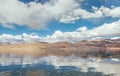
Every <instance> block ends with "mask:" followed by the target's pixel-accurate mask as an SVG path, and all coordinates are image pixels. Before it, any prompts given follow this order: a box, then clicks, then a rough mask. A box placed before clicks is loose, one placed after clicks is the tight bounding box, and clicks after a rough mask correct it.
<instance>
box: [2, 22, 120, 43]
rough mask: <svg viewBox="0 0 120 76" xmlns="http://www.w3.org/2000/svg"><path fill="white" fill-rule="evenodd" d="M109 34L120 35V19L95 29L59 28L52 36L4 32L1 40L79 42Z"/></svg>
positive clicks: (84, 27) (13, 41) (12, 41)
mask: <svg viewBox="0 0 120 76" xmlns="http://www.w3.org/2000/svg"><path fill="white" fill-rule="evenodd" d="M107 36H113V37H115V36H120V20H118V21H115V22H112V23H105V24H103V25H101V26H98V27H96V28H93V29H88V28H87V27H86V26H83V27H80V28H78V29H76V30H75V31H73V32H62V31H59V30H57V31H55V32H54V33H53V34H52V35H51V36H50V35H47V36H46V37H40V36H39V35H37V34H36V33H31V34H26V33H23V34H22V35H10V34H3V35H0V42H9V43H15V42H39V41H41V42H50V43H53V42H60V41H67V42H77V41H81V40H85V39H93V38H96V37H107Z"/></svg>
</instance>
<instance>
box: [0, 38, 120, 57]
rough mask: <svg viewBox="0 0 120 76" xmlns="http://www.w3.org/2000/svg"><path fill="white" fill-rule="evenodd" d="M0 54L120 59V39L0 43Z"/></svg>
mask: <svg viewBox="0 0 120 76" xmlns="http://www.w3.org/2000/svg"><path fill="white" fill-rule="evenodd" d="M0 54H18V55H31V56H35V57H37V56H43V55H59V56H69V55H72V54H74V55H76V56H82V57H117V58H120V38H114V39H93V40H83V41H80V42H76V43H68V42H56V43H45V42H32V43H14V44H11V43H1V44H0Z"/></svg>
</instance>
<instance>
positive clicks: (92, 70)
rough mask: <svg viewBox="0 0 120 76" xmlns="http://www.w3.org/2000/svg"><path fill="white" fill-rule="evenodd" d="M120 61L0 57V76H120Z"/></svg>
mask: <svg viewBox="0 0 120 76" xmlns="http://www.w3.org/2000/svg"><path fill="white" fill-rule="evenodd" d="M119 72H120V59H115V58H111V59H107V58H106V59H102V60H101V59H97V58H86V59H84V58H81V57H76V56H74V55H72V56H67V57H62V56H61V57H60V56H52V55H49V56H42V57H37V58H35V57H30V56H15V55H9V54H6V55H0V76H120V73H119Z"/></svg>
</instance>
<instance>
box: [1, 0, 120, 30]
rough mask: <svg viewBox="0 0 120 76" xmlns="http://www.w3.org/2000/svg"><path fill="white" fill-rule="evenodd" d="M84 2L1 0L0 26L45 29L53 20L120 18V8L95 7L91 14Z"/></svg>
mask: <svg viewBox="0 0 120 76" xmlns="http://www.w3.org/2000/svg"><path fill="white" fill-rule="evenodd" d="M82 1H83V0H49V1H48V2H45V3H44V4H42V3H38V2H36V1H35V2H29V3H23V2H22V1H19V0H0V24H2V26H4V27H8V28H13V27H14V26H13V24H17V25H19V26H28V27H31V28H35V29H42V28H45V27H46V25H47V23H48V22H49V21H51V20H58V21H59V22H62V23H71V22H72V23H74V22H75V20H78V19H81V18H82V19H87V18H100V17H104V16H105V17H106V16H111V17H120V13H119V12H120V11H119V10H120V7H114V8H107V7H104V6H102V7H100V8H97V7H93V9H92V10H93V11H92V12H89V11H86V10H85V9H82V8H81V6H80V5H81V3H82Z"/></svg>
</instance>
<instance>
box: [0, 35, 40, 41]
mask: <svg viewBox="0 0 120 76" xmlns="http://www.w3.org/2000/svg"><path fill="white" fill-rule="evenodd" d="M38 41H40V37H39V36H38V35H37V34H27V33H23V34H22V35H11V34H2V35H0V42H3V43H17V42H38Z"/></svg>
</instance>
